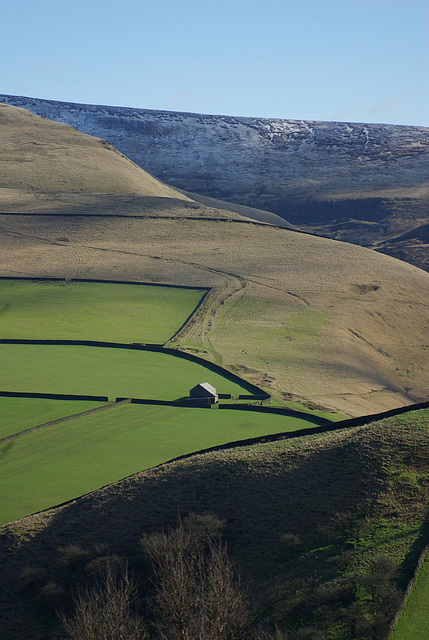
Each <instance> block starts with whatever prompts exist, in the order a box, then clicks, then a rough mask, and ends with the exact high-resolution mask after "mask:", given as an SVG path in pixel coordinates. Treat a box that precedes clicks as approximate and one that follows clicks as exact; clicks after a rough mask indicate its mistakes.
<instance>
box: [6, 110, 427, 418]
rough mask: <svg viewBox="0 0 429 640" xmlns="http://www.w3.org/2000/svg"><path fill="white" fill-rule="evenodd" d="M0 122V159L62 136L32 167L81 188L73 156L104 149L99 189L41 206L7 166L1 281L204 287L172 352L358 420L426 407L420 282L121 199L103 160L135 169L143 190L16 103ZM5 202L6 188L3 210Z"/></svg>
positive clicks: (207, 211)
mask: <svg viewBox="0 0 429 640" xmlns="http://www.w3.org/2000/svg"><path fill="white" fill-rule="evenodd" d="M2 109H5V111H2ZM15 111H16V113H15ZM1 113H4V114H6V115H7V114H10V116H8V117H9V118H10V121H11V123H10V127H9V126H8V125H7V124H6V123H5V125H4V129H5V131H6V132H8V131H9V128H10V129H11V131H12V133H7V135H5V137H4V139H5V140H7V139H11V140H15V142H14V144H13V145H12V146H10V147H8V149H7V150H6V151H5V154H4V155H5V157H10V154H11V153H16V149H17V148H18V147H19V140H20V139H24V140H26V139H27V137H28V139H29V140H30V139H35V140H36V142H37V140H39V139H40V141H43V140H45V138H44V136H45V131H46V130H48V129H49V127H51V126H52V127H53V129H54V130H55V131H57V129H58V131H61V132H66V133H67V136H70V140H74V139H75V138H76V144H74V143H73V144H71V142H70V143H67V144H66V142H64V144H63V143H61V144H58V145H57V146H56V143H55V142H54V139H57V140H58V136H57V138H55V136H54V135H53V134H52V135H51V134H50V135H51V137H50V138H46V142H43V144H44V145H45V146H46V149H45V150H44V151H43V153H41V150H40V149H41V147H43V145H42V142H40V144H39V145H38V144H36V145H33V147H34V148H33V147H32V149H33V150H32V151H31V153H32V154H33V155H32V156H31V157H34V164H35V166H36V167H37V164H38V162H39V161H40V163H41V165H40V166H41V167H42V166H43V163H45V162H46V160H45V158H46V157H48V158H49V157H50V154H51V153H52V154H54V156H55V157H56V158H57V159H58V162H59V163H60V165H61V167H62V170H63V171H64V175H65V176H69V177H67V181H68V184H69V185H70V188H73V189H76V188H77V183H76V181H78V184H80V183H79V180H80V178H79V180H78V174H77V173H76V171H77V169H78V167H79V166H80V165H79V164H78V163H77V162H75V161H74V160H73V159H72V158H73V157H74V154H75V151H76V149H77V150H79V149H80V148H82V149H87V148H88V145H89V148H90V149H98V150H99V152H100V154H101V155H102V154H104V156H103V163H104V164H103V163H101V160H100V162H99V156H97V154H95V155H91V156H87V157H88V158H89V157H91V158H92V160H91V162H93V165H92V168H88V170H85V174H86V179H88V180H89V176H91V175H94V176H97V175H99V176H100V180H101V186H103V185H104V186H103V188H104V189H105V190H106V192H104V193H101V194H94V193H89V194H88V193H87V192H85V193H82V194H77V193H76V191H73V192H69V193H68V194H65V195H64V192H61V193H60V194H59V193H58V192H57V191H45V192H44V193H43V194H42V195H41V196H40V200H38V198H39V195H40V194H39V192H37V191H32V192H29V190H28V189H27V190H26V191H25V192H22V191H20V190H19V189H18V190H17V189H16V184H17V181H18V177H15V178H14V177H13V176H14V175H15V176H20V175H21V173H20V172H21V165H20V164H19V163H16V162H13V163H9V165H8V166H10V167H11V177H10V180H9V186H8V188H7V189H4V190H3V203H4V208H3V209H2V208H1V206H0V213H1V211H3V213H2V215H0V242H1V246H2V252H1V256H0V275H3V276H28V277H40V276H44V277H60V278H101V279H113V280H115V279H116V280H133V281H142V282H154V283H157V282H159V283H170V284H176V285H183V284H186V285H195V286H201V287H213V291H212V293H211V295H210V296H209V298H208V299H207V301H206V304H205V305H204V306H203V308H202V309H201V310H200V313H199V314H198V316H197V317H196V318H195V320H194V322H193V324H192V326H189V327H187V328H185V330H184V331H183V332H182V334H181V335H180V336H177V337H176V339H175V341H174V345H175V346H178V347H180V348H184V349H192V350H193V351H194V352H197V353H199V354H200V355H202V356H204V357H206V358H208V359H211V360H214V361H216V362H218V363H220V364H223V365H224V366H226V367H227V368H229V369H230V370H232V371H235V372H238V373H239V374H240V375H242V376H243V377H245V378H246V379H248V380H250V381H251V382H254V383H256V384H259V385H261V386H262V387H264V388H265V389H267V390H268V391H269V392H270V393H272V394H273V395H274V397H275V399H276V400H278V401H279V402H284V401H286V400H289V399H298V400H301V401H304V402H307V403H310V404H313V405H314V404H316V405H321V406H324V407H328V408H329V409H332V410H337V411H339V412H341V413H349V414H350V415H365V414H368V413H373V412H376V411H380V410H383V409H390V408H393V407H397V406H402V405H406V404H410V403H412V402H418V401H423V400H425V399H427V393H428V391H427V379H428V375H429V361H428V358H427V349H428V344H427V322H428V316H429V313H428V307H429V296H428V289H429V276H428V274H426V273H424V272H422V271H420V270H419V269H416V268H414V267H411V266H409V265H406V264H404V263H401V262H400V261H397V260H395V259H393V258H389V257H386V256H383V255H380V254H378V253H376V252H373V251H370V250H367V249H364V248H361V247H356V246H351V245H347V244H345V243H341V242H336V241H333V240H329V239H324V238H317V237H312V236H309V235H306V234H301V233H296V232H293V231H290V230H287V229H280V228H278V227H274V226H270V225H266V224H265V225H264V224H260V223H259V224H258V223H255V222H252V221H250V220H249V219H246V218H245V217H243V216H240V215H239V214H238V213H234V212H229V211H226V210H218V209H213V208H210V207H205V206H204V205H202V204H200V203H195V202H192V201H190V200H182V201H181V200H179V199H177V198H178V196H177V193H176V192H171V191H170V190H169V188H167V187H166V189H167V191H163V189H164V187H163V185H161V184H160V183H158V182H157V183H156V184H157V185H160V186H159V189H160V191H159V192H157V197H153V196H149V195H132V194H134V193H135V190H133V189H131V188H130V186H129V183H128V182H127V181H126V180H125V179H124V180H123V181H122V182H120V184H118V190H122V191H121V193H119V194H117V195H109V194H110V191H109V189H110V177H109V176H110V175H111V167H110V160H109V159H110V158H111V157H113V158H116V157H118V158H119V160H120V162H121V163H122V162H124V163H125V164H126V166H127V167H132V169H133V171H134V170H135V173H133V176H135V181H134V182H135V184H140V185H141V187H140V188H141V192H140V193H142V192H143V191H144V185H145V184H147V180H148V179H149V178H150V177H149V178H148V177H147V174H145V173H144V172H143V171H141V170H140V169H138V168H137V167H135V166H134V165H132V164H131V163H130V164H128V161H127V160H126V159H124V158H123V157H122V156H121V155H120V154H118V153H117V152H115V151H109V150H106V149H104V147H103V144H102V143H101V142H100V141H97V140H93V139H91V138H89V137H88V136H84V135H83V134H81V133H79V132H77V131H75V130H74V129H71V128H70V127H66V126H64V125H59V124H56V123H50V122H49V121H48V120H46V119H42V118H38V117H37V116H34V115H32V114H29V113H28V112H25V111H23V110H21V109H15V110H14V108H12V107H4V108H3V107H2V108H1V109H0V115H1ZM16 122H19V127H18V128H17V125H16V126H15V124H14V123H16ZM35 123H36V125H37V127H36V128H35ZM38 127H40V134H39V133H37V134H36V133H35V131H39V129H38ZM27 130H28V136H27ZM18 131H19V135H18ZM14 135H15V138H14V137H13V136H14ZM46 135H47V134H46ZM32 136H33V138H32ZM66 139H68V138H66ZM49 140H50V142H49ZM30 146H31V145H30ZM13 149H15V151H12V150H13ZM34 149H38V151H37V150H36V151H35V150H34ZM54 151H55V153H54ZM67 153H68V154H69V155H67ZM55 154H56V155H55ZM106 155H107V159H106ZM0 157H1V154H0ZM88 162H89V160H88ZM5 164H7V163H5ZM24 164H25V163H24ZM27 164H28V166H29V167H30V166H31V165H32V164H33V162H31V163H27ZM106 166H107V167H108V169H106V171H107V174H106V173H105V169H104V168H105V167H106ZM12 167H15V169H14V171H16V173H15V174H14V172H13V171H12ZM51 168H52V167H51ZM28 170H29V171H30V169H28ZM109 172H110V173H109ZM30 173H31V171H30ZM45 173H46V172H45V171H43V172H42V173H41V175H42V176H43V177H44V176H45ZM106 176H107V177H106ZM120 177H121V174H120V172H119V171H118V172H117V178H118V180H119V178H120ZM20 179H21V178H20ZM82 179H84V178H82ZM94 181H95V182H94V183H92V182H91V184H92V185H94V184H96V183H97V182H96V179H95V178H94ZM25 184H27V187H28V183H25ZM91 184H90V185H89V186H87V187H85V189H87V190H89V187H91ZM98 184H100V183H98ZM151 184H152V183H151ZM12 185H15V187H14V188H13V189H12V188H11V187H12ZM142 185H143V186H142ZM101 186H100V188H101ZM47 188H51V189H54V185H53V184H50V185H49V184H48V185H45V189H47ZM55 188H56V187H55ZM127 189H129V190H130V191H131V195H129V194H128V193H127ZM95 190H96V189H95V187H93V189H92V191H95ZM145 193H147V192H145ZM169 194H170V195H169ZM171 194H173V195H171ZM170 196H171V197H170ZM1 197H2V190H0V205H1V202H2V201H1ZM65 197H67V198H69V199H68V200H66V199H64V198H65ZM7 198H9V200H8V203H9V204H8V206H7V207H6V200H7ZM14 199H15V200H14ZM13 200H14V202H12V201H13ZM36 201H37V208H33V204H34V203H35V202H36ZM20 213H22V214H29V213H31V214H32V215H17V214H20ZM45 213H46V214H48V215H44V214H45Z"/></svg>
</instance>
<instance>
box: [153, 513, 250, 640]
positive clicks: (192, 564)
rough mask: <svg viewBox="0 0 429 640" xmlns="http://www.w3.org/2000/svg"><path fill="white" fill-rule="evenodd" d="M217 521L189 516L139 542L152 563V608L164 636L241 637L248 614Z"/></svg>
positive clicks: (177, 639) (184, 639)
mask: <svg viewBox="0 0 429 640" xmlns="http://www.w3.org/2000/svg"><path fill="white" fill-rule="evenodd" d="M219 525H220V521H219V520H217V519H216V518H214V517H213V516H208V515H206V516H195V515H193V516H192V517H191V518H189V519H188V520H187V521H185V523H183V522H182V521H181V520H179V522H178V525H177V527H176V528H175V529H172V530H171V531H169V532H168V533H165V532H163V533H160V534H155V535H152V536H148V537H145V538H144V539H143V541H142V542H143V546H144V548H145V550H146V552H147V553H148V555H149V557H150V559H151V561H152V564H153V567H154V584H155V596H154V601H153V612H154V615H155V618H156V629H157V632H158V633H159V636H160V637H161V638H162V639H163V640H238V639H241V638H244V637H245V630H246V629H248V627H249V623H250V614H249V610H248V607H247V604H246V601H245V598H244V595H243V592H242V589H241V587H240V583H239V580H238V578H237V577H236V575H235V573H234V570H233V566H232V563H231V561H230V559H229V558H228V554H227V550H226V546H225V545H224V544H223V543H222V541H221V538H220V533H219V532H220V527H219Z"/></svg>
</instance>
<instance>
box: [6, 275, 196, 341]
mask: <svg viewBox="0 0 429 640" xmlns="http://www.w3.org/2000/svg"><path fill="white" fill-rule="evenodd" d="M204 293H205V290H202V289H182V288H179V287H159V286H149V285H132V284H116V283H99V282H66V281H55V280H40V281H38V280H6V279H3V280H2V279H0V338H16V339H18V338H21V339H34V340H38V339H40V340H45V339H49V340H61V339H64V340H99V341H112V342H152V343H161V344H163V343H164V342H166V341H167V340H168V339H169V338H171V337H172V336H173V335H174V333H175V332H176V331H177V330H178V329H179V328H180V327H181V326H182V324H183V323H184V322H185V321H186V319H187V318H188V317H189V315H190V314H191V313H192V311H193V310H194V309H195V307H196V306H197V305H198V303H199V302H200V301H201V299H202V297H203V295H204Z"/></svg>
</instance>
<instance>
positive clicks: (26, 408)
mask: <svg viewBox="0 0 429 640" xmlns="http://www.w3.org/2000/svg"><path fill="white" fill-rule="evenodd" d="M102 404H103V403H100V402H88V401H82V402H80V401H78V400H61V401H60V400H49V399H45V398H37V399H35V398H5V397H1V396H0V439H1V438H6V437H7V436H10V435H12V434H13V433H19V432H20V431H24V429H30V428H31V427H35V426H37V425H39V424H43V423H45V422H51V421H52V420H58V418H65V417H66V416H72V415H75V414H76V413H82V412H83V411H89V410H90V409H95V408H96V407H100V406H102Z"/></svg>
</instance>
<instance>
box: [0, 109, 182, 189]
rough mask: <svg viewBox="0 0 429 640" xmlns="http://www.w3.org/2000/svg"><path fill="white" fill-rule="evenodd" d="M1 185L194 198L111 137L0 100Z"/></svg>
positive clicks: (11, 187) (12, 187)
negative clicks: (139, 162) (85, 131)
mask: <svg viewBox="0 0 429 640" xmlns="http://www.w3.org/2000/svg"><path fill="white" fill-rule="evenodd" d="M0 131H1V135H0V189H15V190H16V189H18V190H21V189H22V190H26V191H28V190H30V191H31V190H32V191H34V190H37V191H41V192H43V191H60V192H64V191H66V192H89V193H109V194H134V195H140V196H157V197H168V198H176V199H180V200H189V199H188V198H187V197H186V196H184V195H182V194H181V193H179V192H178V191H176V190H174V189H171V188H170V187H168V186H167V185H165V184H163V183H162V182H160V181H159V180H157V179H156V178H154V177H153V176H151V175H150V174H148V173H147V172H145V171H143V170H142V169H141V168H140V167H138V166H136V165H135V164H134V163H133V162H131V161H130V160H129V159H128V158H126V157H125V156H124V155H123V154H122V153H120V152H119V151H117V150H116V149H115V148H114V147H113V146H112V145H111V144H110V143H108V142H106V141H105V140H101V139H97V138H94V137H92V136H88V135H85V134H83V133H81V132H80V131H77V130H76V129H74V128H73V127H71V126H69V125H64V124H59V123H56V122H52V121H50V120H48V119H46V118H41V117H40V116H37V115H34V114H33V113H31V112H29V111H27V110H24V109H21V108H17V107H12V106H9V105H6V104H0Z"/></svg>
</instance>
